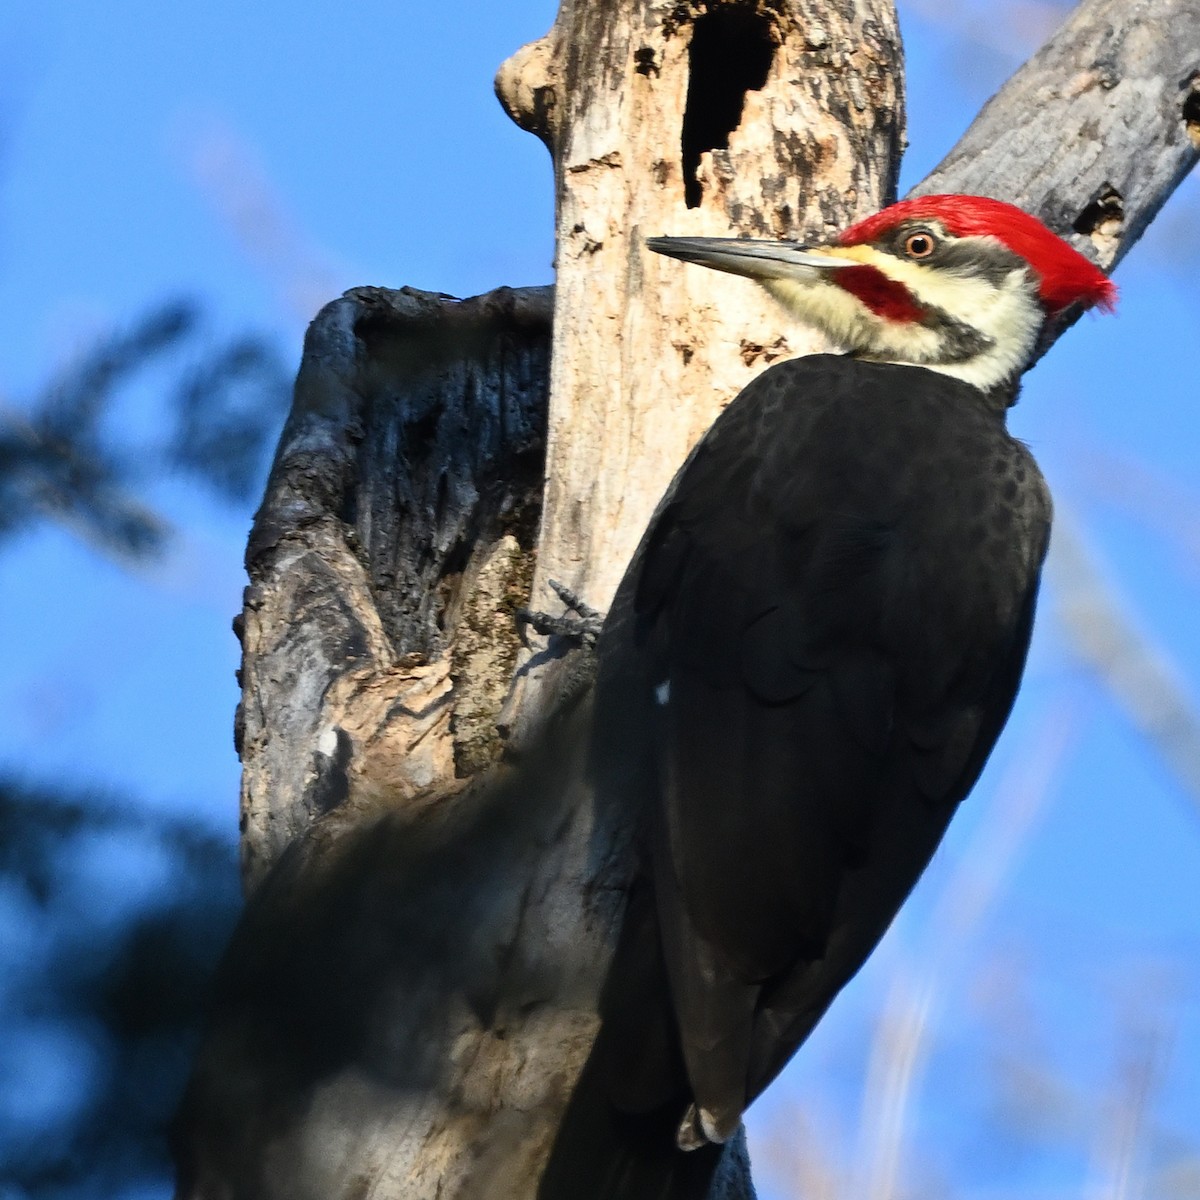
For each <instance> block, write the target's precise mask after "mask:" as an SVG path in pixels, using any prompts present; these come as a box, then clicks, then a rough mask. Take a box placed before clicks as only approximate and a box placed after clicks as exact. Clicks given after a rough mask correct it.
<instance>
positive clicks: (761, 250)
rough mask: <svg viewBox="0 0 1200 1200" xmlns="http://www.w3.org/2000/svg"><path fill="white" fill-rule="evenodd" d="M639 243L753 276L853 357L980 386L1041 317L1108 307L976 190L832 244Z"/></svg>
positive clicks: (1023, 349) (898, 214) (1066, 250)
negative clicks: (920, 369)
mask: <svg viewBox="0 0 1200 1200" xmlns="http://www.w3.org/2000/svg"><path fill="white" fill-rule="evenodd" d="M646 244H647V245H648V246H649V247H650V249H651V250H656V251H658V252H659V253H660V254H669V255H671V256H673V257H675V258H681V259H683V260H684V261H685V262H695V263H701V264H703V265H704V266H707V267H715V268H716V269H717V270H719V271H730V272H732V273H733V274H735V275H748V276H749V277H750V278H751V279H756V280H758V282H759V283H761V284H762V285H763V287H765V288H766V289H767V291H769V292H770V293H771V295H772V296H774V297H775V298H776V299H777V300H778V301H779V302H780V303H781V304H783V306H784V307H785V308H786V309H787V310H788V311H789V312H791V313H794V314H795V315H796V316H797V317H800V318H801V319H802V320H804V321H807V322H809V323H810V324H812V325H815V326H817V327H818V328H819V329H821V330H822V331H823V332H824V333H826V334H827V335H828V336H829V337H830V338H832V339H833V340H834V341H836V342H839V343H840V344H842V345H844V346H845V347H846V348H847V350H849V351H850V352H851V353H852V354H855V355H857V356H858V357H860V358H869V359H873V360H876V361H879V362H893V363H908V364H913V365H917V366H923V367H928V368H930V369H931V370H934V371H941V372H943V373H944V374H946V375H953V376H954V377H955V378H958V379H962V380H964V381H966V382H967V383H971V384H974V385H975V386H976V387H978V388H982V389H983V390H985V391H986V390H989V389H991V388H995V387H999V386H1001V385H1004V384H1009V383H1012V382H1014V381H1015V380H1016V379H1017V377H1018V376H1019V375H1020V373H1021V372H1022V371H1023V370H1024V369H1025V367H1026V366H1028V364H1029V361H1030V359H1031V358H1032V356H1033V352H1034V349H1035V347H1036V345H1037V341H1038V335H1039V334H1040V333H1041V330H1042V326H1043V324H1044V323H1045V321H1046V319H1047V318H1048V317H1051V316H1054V315H1055V314H1057V313H1060V312H1062V311H1064V310H1065V309H1068V308H1071V307H1072V306H1079V307H1080V308H1081V309H1082V308H1090V307H1092V306H1093V305H1099V306H1100V307H1101V308H1104V309H1109V310H1111V309H1112V307H1113V305H1114V303H1115V301H1116V288H1115V287H1114V285H1113V284H1112V282H1111V281H1110V280H1109V278H1108V277H1107V276H1106V275H1105V274H1104V273H1103V272H1102V271H1101V270H1100V269H1099V268H1098V267H1096V266H1094V265H1093V264H1092V263H1090V262H1089V261H1088V260H1087V259H1086V258H1084V257H1083V255H1082V254H1080V253H1079V252H1078V251H1076V250H1074V249H1073V248H1072V247H1071V246H1069V245H1067V243H1066V242H1064V241H1063V240H1062V239H1061V238H1060V237H1057V236H1056V235H1055V234H1053V233H1051V232H1050V230H1049V229H1047V228H1046V226H1045V225H1043V224H1042V223H1041V221H1039V220H1037V218H1036V217H1031V216H1030V215H1029V214H1028V213H1025V212H1022V211H1021V210H1020V209H1019V208H1014V207H1013V205H1011V204H1004V203H1002V202H1001V201H999V200H991V199H988V198H987V197H984V196H920V197H918V198H916V199H912V200H902V201H900V203H899V204H893V205H892V206H891V207H890V208H885V209H884V210H883V211H882V212H879V213H876V214H875V215H874V216H872V217H867V218H866V220H863V221H859V222H858V223H857V224H855V225H851V226H850V228H849V229H847V230H845V231H844V232H843V233H842V234H841V235H840V236H839V237H838V239H837V242H836V243H835V244H834V245H832V246H820V247H806V246H800V245H798V244H796V243H795V242H769V241H755V240H745V239H741V238H670V237H667V238H649V239H647V243H646Z"/></svg>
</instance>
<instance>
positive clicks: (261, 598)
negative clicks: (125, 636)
mask: <svg viewBox="0 0 1200 1200" xmlns="http://www.w3.org/2000/svg"><path fill="white" fill-rule="evenodd" d="M550 305H551V289H549V288H532V289H525V290H522V291H514V290H510V289H501V290H500V291H498V292H493V293H491V294H490V295H488V296H484V297H480V298H478V299H476V300H468V301H462V302H460V301H456V300H452V299H451V298H449V297H442V296H436V295H431V294H428V293H421V292H414V291H411V290H408V289H405V290H403V291H399V292H393V291H385V290H383V289H378V288H359V289H356V290H355V291H353V292H349V293H347V295H346V296H345V297H343V298H342V299H341V300H337V301H334V302H333V303H332V304H330V305H328V306H327V307H326V308H325V309H324V310H323V311H322V313H321V314H320V316H319V317H318V318H317V319H316V320H315V321H314V322H313V324H312V327H311V329H310V330H309V333H308V336H307V338H306V341H305V352H304V361H303V363H302V364H301V367H300V374H299V377H298V378H297V381H296V396H295V401H294V403H293V407H292V413H291V416H290V418H289V419H288V423H287V426H286V428H285V429H284V431H283V435H282V437H281V439H280V444H279V449H278V451H277V453H276V459H275V464H274V467H273V469H272V471H271V477H270V482H269V483H268V485H267V493H266V498H265V499H264V501H263V504H262V507H261V508H260V510H259V512H258V515H257V517H256V519H255V523H254V530H253V532H252V534H251V537H250V544H249V547H248V549H247V554H246V567H247V571H248V572H249V575H250V586H249V588H248V589H247V591H246V603H245V611H244V613H243V615H242V617H241V618H240V619H239V634H240V636H241V639H242V644H243V676H242V684H243V689H244V695H245V699H244V701H243V704H242V706H241V708H240V710H239V714H238V720H237V742H238V748H239V753H240V754H241V757H242V762H243V775H242V851H243V873H244V879H245V883H246V886H247V889H248V890H252V889H253V888H254V887H255V886H256V885H257V884H258V882H259V881H260V880H261V879H262V876H263V874H264V872H265V871H266V870H267V869H268V868H269V867H270V865H271V864H272V863H273V862H274V861H275V860H276V859H277V858H278V857H279V855H280V854H281V853H282V852H283V850H284V849H285V848H286V847H287V846H288V844H289V843H290V842H291V841H292V840H293V838H295V836H296V835H297V834H299V833H300V832H302V831H303V830H304V829H306V828H307V827H308V826H309V825H310V824H311V823H312V821H313V820H314V819H316V818H318V817H320V816H322V815H323V814H325V813H328V812H330V811H332V810H334V809H339V808H346V806H347V805H348V806H349V808H348V810H347V811H357V807H356V806H358V805H359V804H365V805H367V806H368V807H369V806H370V805H371V804H372V803H373V802H374V801H375V800H376V799H377V798H379V797H383V798H384V800H383V803H384V804H385V806H389V807H393V808H396V809H400V808H403V809H405V810H406V811H408V812H409V813H413V814H415V813H418V812H419V811H420V810H421V807H422V805H423V803H425V802H426V801H428V800H431V799H432V798H436V797H440V796H441V795H443V794H445V793H446V792H449V791H453V790H454V789H455V788H457V787H458V786H460V784H461V781H462V780H463V779H465V778H467V777H469V776H470V775H472V774H473V773H474V772H475V771H476V770H478V769H479V768H480V767H481V766H484V765H486V764H487V763H489V762H491V761H492V760H493V759H494V758H495V757H497V755H498V751H499V739H498V737H497V734H496V730H495V718H496V714H497V713H498V711H499V708H500V706H501V703H502V702H503V700H504V698H505V696H506V695H507V693H508V689H509V686H510V684H511V680H512V673H513V669H514V665H515V662H516V655H517V650H518V646H519V639H518V636H517V630H516V626H515V623H514V620H513V614H514V612H515V609H516V608H517V607H518V606H519V605H520V604H523V603H524V601H525V598H526V596H527V594H528V589H529V576H530V574H531V571H532V554H533V549H534V540H535V537H536V531H537V519H538V511H539V508H540V503H541V488H542V463H543V458H544V431H545V422H546V380H547V374H548V366H549V332H550Z"/></svg>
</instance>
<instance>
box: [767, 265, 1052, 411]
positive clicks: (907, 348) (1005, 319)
mask: <svg viewBox="0 0 1200 1200" xmlns="http://www.w3.org/2000/svg"><path fill="white" fill-rule="evenodd" d="M831 253H833V254H835V255H837V256H838V257H839V258H843V259H850V260H851V261H853V262H857V263H862V264H864V265H867V266H871V267H874V268H876V269H877V270H879V271H881V272H882V273H883V274H885V275H887V276H888V277H889V278H891V279H894V280H896V281H897V282H898V283H901V284H903V285H904V286H905V287H907V288H908V290H909V291H910V292H912V293H913V295H914V296H915V297H916V298H917V299H918V301H919V302H920V303H922V304H924V305H926V306H928V307H931V308H937V309H940V310H941V311H942V312H944V313H946V314H947V315H948V316H949V317H951V318H953V319H954V320H955V321H958V322H961V323H962V324H964V325H967V326H969V327H970V328H972V329H974V330H977V331H978V333H979V334H980V335H981V337H982V338H983V339H985V340H986V341H987V343H988V348H987V349H985V350H983V351H981V352H980V353H979V354H976V355H974V356H973V357H971V358H969V359H966V360H960V361H957V362H943V361H939V359H941V358H942V357H944V356H945V345H944V342H943V339H942V338H941V337H940V336H939V334H938V332H937V331H936V330H935V329H933V328H929V327H927V326H923V325H920V324H915V323H912V322H902V321H891V320H888V319H887V318H885V317H881V316H878V315H877V314H875V313H873V312H872V311H871V310H870V309H869V308H867V306H866V305H865V304H863V303H862V302H861V301H860V300H858V299H857V298H856V297H854V296H852V295H851V294H850V293H849V292H847V291H846V290H845V289H843V288H840V287H838V286H837V285H836V284H833V283H830V282H828V281H827V280H824V279H822V280H821V281H819V282H816V283H805V282H801V281H800V280H791V279H771V280H763V281H762V283H763V286H764V287H765V288H766V289H767V291H768V292H770V293H771V295H772V296H774V297H775V299H776V300H778V301H779V302H780V303H781V304H782V305H783V306H784V307H785V308H786V309H787V310H788V311H789V312H791V313H794V314H795V315H796V316H798V317H800V318H802V319H803V320H806V321H809V322H811V323H812V324H815V325H817V326H818V327H819V328H820V329H822V330H823V331H824V332H825V333H827V334H828V335H829V336H830V337H831V338H832V339H833V340H835V341H837V342H840V343H841V344H842V345H844V346H846V347H847V348H848V349H850V350H852V351H854V352H856V353H859V354H862V355H864V356H866V357H869V358H872V359H877V360H880V361H883V362H896V363H908V364H914V365H917V366H924V367H928V368H929V369H930V370H931V371H940V372H941V373H942V374H944V375H950V376H953V377H954V378H955V379H961V380H963V381H964V382H966V383H970V384H973V385H974V386H975V387H978V388H982V389H984V390H987V389H988V388H991V387H995V386H996V385H998V384H1000V383H1003V382H1004V381H1005V380H1007V379H1010V378H1011V377H1012V376H1014V375H1015V374H1016V373H1017V372H1018V371H1019V370H1020V368H1021V367H1022V366H1023V365H1024V363H1025V362H1026V361H1028V358H1029V355H1030V354H1031V352H1032V350H1033V347H1034V344H1035V342H1036V340H1037V336H1038V331H1039V329H1040V328H1041V325H1042V321H1043V319H1044V314H1043V312H1042V307H1041V304H1040V303H1039V301H1038V298H1037V294H1036V291H1035V289H1034V287H1033V285H1032V282H1031V281H1030V279H1029V278H1028V276H1027V275H1026V273H1025V272H1024V271H1022V270H1020V269H1017V270H1014V271H1012V272H1011V273H1010V274H1009V275H1008V276H1007V277H1006V278H1005V280H1004V281H1003V283H1002V284H1001V285H1000V286H999V287H997V286H996V285H995V284H994V283H993V282H991V281H989V280H987V279H984V278H978V277H973V276H968V275H960V274H948V273H946V272H939V271H938V270H936V269H935V268H933V267H931V266H925V265H923V264H921V263H918V262H912V261H909V260H906V259H900V258H896V257H895V256H894V255H891V254H885V253H883V252H882V251H879V250H875V249H873V248H872V247H870V246H839V247H836V248H835V249H834V250H832V251H831Z"/></svg>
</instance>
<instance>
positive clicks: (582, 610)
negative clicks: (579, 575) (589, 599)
mask: <svg viewBox="0 0 1200 1200" xmlns="http://www.w3.org/2000/svg"><path fill="white" fill-rule="evenodd" d="M547 583H548V584H549V585H550V590H551V591H552V592H554V594H555V595H556V596H557V597H558V598H559V599H560V600H561V601H562V602H563V603H564V604H565V605H566V606H567V611H568V612H570V613H575V614H577V615H576V616H560V617H552V616H551V615H550V614H549V613H544V612H532V611H530V610H529V609H527V608H519V609H517V611H516V614H515V616H516V621H517V628H518V630H519V631H520V634H521V644H522V645H524V646H528V645H529V640H528V638H527V637H526V636H525V631H526V630H527V629H530V628H532V629H533V630H534V632H535V633H540V634H541V635H542V636H543V637H559V638H563V639H565V640H566V641H569V642H572V643H574V644H575V645H576V646H583V647H586V648H588V649H590V648H591V647H592V646H594V645H595V644H596V639H597V638H598V637H599V636H600V626H601V625H602V624H603V623H604V615H603V614H602V613H600V612H597V611H596V609H594V608H592V606H591V605H590V604H585V603H584V602H583V601H582V600H581V599H580V598H579V597H578V596H577V595H575V593H574V592H573V591H571V589H570V588H568V587H566V586H564V585H563V584H561V583H559V582H558V580H556V579H550V580H547Z"/></svg>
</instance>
